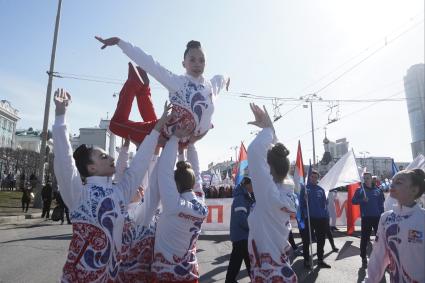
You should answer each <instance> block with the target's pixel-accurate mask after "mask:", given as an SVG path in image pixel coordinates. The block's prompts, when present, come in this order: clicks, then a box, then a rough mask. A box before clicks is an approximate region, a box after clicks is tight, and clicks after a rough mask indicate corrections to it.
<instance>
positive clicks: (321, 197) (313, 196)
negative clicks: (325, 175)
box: [300, 184, 329, 219]
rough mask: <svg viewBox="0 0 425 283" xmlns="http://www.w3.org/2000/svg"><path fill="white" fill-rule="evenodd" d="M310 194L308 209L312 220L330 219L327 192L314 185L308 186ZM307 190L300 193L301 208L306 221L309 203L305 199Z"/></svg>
mask: <svg viewBox="0 0 425 283" xmlns="http://www.w3.org/2000/svg"><path fill="white" fill-rule="evenodd" d="M307 193H308V208H309V212H310V218H329V212H328V202H327V200H326V194H325V190H324V189H323V188H322V187H320V186H318V185H313V184H308V185H307ZM304 195H305V188H304V187H303V188H302V189H301V192H300V202H301V203H300V206H301V212H302V216H303V218H304V219H306V218H307V202H306V200H305V198H304Z"/></svg>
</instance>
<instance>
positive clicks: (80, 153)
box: [72, 144, 89, 159]
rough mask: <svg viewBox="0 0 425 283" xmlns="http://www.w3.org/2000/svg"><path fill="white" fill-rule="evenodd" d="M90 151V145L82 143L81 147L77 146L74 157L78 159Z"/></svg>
mask: <svg viewBox="0 0 425 283" xmlns="http://www.w3.org/2000/svg"><path fill="white" fill-rule="evenodd" d="M88 152H89V149H88V147H87V146H86V145H85V144H82V145H80V146H79V147H77V149H76V150H75V151H74V153H73V154H72V157H74V159H78V158H79V157H80V156H84V155H87V154H88Z"/></svg>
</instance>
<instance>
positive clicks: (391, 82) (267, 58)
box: [0, 0, 424, 169]
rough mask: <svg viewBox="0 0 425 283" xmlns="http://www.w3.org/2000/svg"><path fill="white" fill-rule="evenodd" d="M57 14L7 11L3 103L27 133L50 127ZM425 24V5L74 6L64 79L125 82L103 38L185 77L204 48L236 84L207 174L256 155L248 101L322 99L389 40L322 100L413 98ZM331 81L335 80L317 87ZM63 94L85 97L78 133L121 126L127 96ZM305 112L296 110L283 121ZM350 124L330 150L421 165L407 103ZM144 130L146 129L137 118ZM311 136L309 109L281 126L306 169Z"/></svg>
mask: <svg viewBox="0 0 425 283" xmlns="http://www.w3.org/2000/svg"><path fill="white" fill-rule="evenodd" d="M56 9H57V1H53V0H50V1H24V0H16V1H8V0H0V35H1V38H2V40H1V41H2V44H1V45H0V98H1V99H7V100H9V101H10V102H11V103H12V105H13V107H15V108H17V109H18V110H19V116H20V117H21V120H20V121H19V122H18V128H28V127H33V128H38V129H40V128H41V127H42V118H43V111H44V101H45V94H46V87H47V75H46V71H47V70H48V68H49V64H50V52H51V46H52V40H53V30H54V22H55V15H56ZM423 18H424V2H423V0H409V1H401V0H399V1H393V0H390V1H388V0H387V1H384V0H375V1H366V0H361V1H348V0H347V1H340V0H334V1H330V0H329V1H325V0H323V1H287V0H275V1H271V0H270V1H269V0H267V1H255V0H243V1H242V0H235V1H229V0H217V1H186V0H182V1H164V0H159V1H112V0H106V1H98V0H96V1H95V0H93V1H82V0H72V1H71V0H63V5H62V18H61V25H60V31H59V42H58V47H57V54H56V65H55V71H57V72H61V73H71V74H77V75H78V76H79V77H81V75H91V76H100V77H107V78H112V79H117V80H118V82H123V81H124V79H125V77H126V73H127V61H128V59H127V58H126V56H125V55H124V54H122V53H121V51H120V50H119V49H118V48H108V49H106V50H103V51H101V50H100V44H99V43H98V42H97V41H96V40H95V39H94V38H93V37H94V36H95V35H100V36H103V37H109V36H119V37H121V38H123V39H126V40H128V41H130V42H132V43H133V44H136V45H138V46H140V47H142V48H143V49H144V50H145V51H146V52H148V53H150V54H152V55H153V56H154V57H155V58H156V59H157V60H158V61H159V62H160V63H161V64H162V65H164V66H166V67H168V68H169V69H170V70H172V71H173V72H175V73H177V74H180V73H183V72H184V69H183V68H182V66H181V61H182V56H183V51H184V47H185V44H186V42H187V41H189V40H191V39H197V40H199V41H201V42H202V45H203V46H204V50H205V52H206V54H207V67H206V72H205V76H206V77H211V76H213V75H215V74H226V75H229V76H230V77H231V88H230V92H229V93H225V92H223V93H222V94H221V95H220V97H219V99H218V100H217V106H216V112H215V114H214V117H213V122H214V125H215V128H214V129H213V130H212V131H210V132H209V133H208V135H207V136H206V137H205V138H204V139H203V140H202V141H200V142H199V144H198V150H199V152H200V159H201V166H202V168H203V169H205V168H206V165H207V164H208V163H209V162H212V161H213V162H220V161H224V160H228V159H230V156H234V150H231V149H230V148H231V147H232V146H235V145H237V146H238V145H239V144H240V142H241V141H242V140H243V141H244V142H245V144H246V145H248V144H249V142H250V140H252V138H253V135H252V134H251V132H252V131H253V130H256V129H255V128H253V127H252V126H248V125H246V122H247V121H249V120H251V118H252V117H251V113H250V111H249V106H248V103H249V102H250V100H247V99H243V98H240V97H237V93H239V92H247V93H251V94H255V95H264V96H276V97H299V96H301V95H305V94H308V93H313V92H317V91H319V90H320V89H321V88H322V87H323V86H325V85H326V84H328V83H329V82H331V81H332V80H333V79H335V78H336V77H337V76H339V75H340V74H342V73H343V72H344V71H346V70H348V69H349V68H350V67H352V66H353V65H355V64H356V63H358V62H360V61H361V60H362V59H364V58H365V57H367V56H368V55H370V54H371V53H372V52H373V51H374V50H376V49H377V48H379V47H380V46H384V44H385V37H386V40H387V45H386V46H385V47H383V48H382V49H381V50H380V51H378V52H377V53H376V54H374V55H373V56H371V57H370V58H369V59H367V60H366V61H365V62H364V63H361V64H360V65H359V66H357V67H356V68H354V69H353V70H352V71H350V72H348V73H347V74H346V75H344V76H343V77H342V78H341V79H339V80H337V81H336V82H335V83H333V84H331V85H330V86H329V87H327V88H325V89H324V90H323V91H319V92H318V95H320V96H322V97H323V98H324V99H365V98H387V97H389V96H392V97H393V98H395V97H404V89H403V76H404V75H405V73H406V70H407V69H408V68H409V67H410V66H411V65H413V64H417V63H423V62H424V24H423ZM421 21H422V22H421ZM415 24H417V25H416V27H414V28H412V29H411V30H410V31H407V32H405V33H404V34H403V35H402V36H400V37H399V38H398V39H395V40H393V39H394V38H395V37H396V36H397V35H398V34H401V33H403V32H404V31H406V30H407V29H409V28H410V27H413V26H414V25H415ZM349 59H352V60H351V61H349V62H348V64H345V65H343V66H342V67H341V68H339V69H337V70H336V68H337V67H339V66H341V64H342V63H344V62H347V60H349ZM335 70H336V71H335ZM331 71H335V72H333V73H332V74H331V75H329V76H327V77H325V78H324V79H323V80H321V81H319V82H317V81H318V80H319V79H321V78H322V77H323V76H324V75H326V74H328V73H329V72H331ZM108 81H111V80H108ZM56 87H64V88H67V89H68V90H69V92H70V93H71V94H72V96H73V104H72V106H71V110H70V111H69V119H68V121H69V124H70V125H71V127H70V129H71V131H72V133H78V129H79V128H81V127H88V126H95V125H98V123H99V120H100V118H106V115H107V113H109V116H110V115H111V114H112V113H113V111H114V109H115V105H116V102H117V100H116V98H114V97H113V96H112V94H113V93H114V92H119V90H120V88H121V86H120V85H119V84H108V83H94V82H88V81H82V80H71V79H55V80H54V88H56ZM152 93H153V97H154V103H155V107H156V109H157V111H158V112H159V111H161V108H162V105H163V102H164V100H165V99H166V98H167V93H166V91H165V89H164V88H163V87H161V86H160V85H159V84H158V83H156V82H154V83H153V89H152ZM256 102H257V103H259V104H266V106H267V107H268V109H269V111H270V112H271V113H273V111H272V105H271V103H270V102H269V101H261V100H257V101H256ZM298 104H299V103H295V102H286V103H284V104H283V105H282V106H281V107H280V113H281V114H285V113H286V112H288V111H289V110H291V109H293V108H294V107H295V106H296V105H298ZM327 106H328V105H327V104H325V103H322V104H316V105H315V107H314V112H315V126H316V127H318V128H319V129H318V130H317V131H316V155H318V156H320V157H321V155H322V154H323V146H322V140H323V138H324V129H323V127H324V125H325V124H326V122H327V119H328V114H329V112H327V111H326V109H327ZM367 106H370V107H369V108H366V107H367ZM362 109H364V110H362ZM52 110H53V108H52ZM134 110H136V108H135V109H134ZM360 110H362V111H360ZM339 112H340V117H341V118H342V119H341V120H339V121H337V122H336V123H333V124H331V125H328V126H327V134H328V138H329V139H331V140H336V139H338V138H342V137H346V138H347V139H348V141H349V142H350V146H351V147H353V148H354V150H355V152H359V151H368V152H370V153H371V155H375V156H391V157H394V158H395V160H396V161H407V162H408V161H410V160H411V159H412V157H411V150H410V142H411V135H410V128H409V121H408V116H407V109H406V103H405V102H404V101H402V102H382V103H378V104H374V105H371V104H370V103H369V104H365V103H342V104H340V107H339ZM350 113H354V114H351V115H349V114H350ZM345 115H348V116H346V117H344V116H345ZM132 118H133V119H134V120H138V119H139V115H138V113H137V111H133V113H132ZM52 120H53V111H51V119H50V121H52ZM50 125H51V122H50ZM310 129H311V128H310V111H309V109H305V108H303V107H302V106H299V107H296V108H295V109H294V110H292V111H290V112H289V113H287V114H286V115H284V116H283V118H281V119H280V120H278V121H277V122H276V130H277V133H278V137H279V139H280V140H281V141H283V142H284V143H285V144H286V145H287V146H288V148H289V149H290V150H291V151H292V154H291V156H290V157H291V159H292V160H293V159H295V154H296V144H297V141H298V139H300V140H301V144H302V147H303V154H304V159H308V158H311V156H312V142H311V133H310V132H309V131H310Z"/></svg>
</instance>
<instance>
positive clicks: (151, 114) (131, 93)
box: [109, 79, 158, 143]
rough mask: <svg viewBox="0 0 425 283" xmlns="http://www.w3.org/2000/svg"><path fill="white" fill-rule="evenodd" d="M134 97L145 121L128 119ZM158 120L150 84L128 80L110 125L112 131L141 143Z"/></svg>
mask: <svg viewBox="0 0 425 283" xmlns="http://www.w3.org/2000/svg"><path fill="white" fill-rule="evenodd" d="M134 97H136V99H137V106H138V108H139V112H140V115H141V116H142V119H143V121H144V122H134V121H131V120H129V119H128V118H129V116H130V112H131V106H132V105H133V100H134ZM157 120H158V119H157V117H156V114H155V110H154V108H153V104H152V99H151V92H150V88H149V86H145V85H143V84H142V83H141V82H138V81H136V80H131V79H129V80H127V81H126V82H125V84H124V86H123V88H122V89H121V92H120V96H119V99H118V104H117V108H116V110H115V113H114V116H113V117H112V119H111V123H110V125H109V129H110V130H111V132H112V133H114V134H115V135H117V136H120V137H122V138H129V139H130V140H131V141H133V142H136V143H141V142H142V141H143V140H144V139H145V137H146V135H148V134H149V133H150V132H151V131H152V130H153V128H154V127H155V124H156V122H157Z"/></svg>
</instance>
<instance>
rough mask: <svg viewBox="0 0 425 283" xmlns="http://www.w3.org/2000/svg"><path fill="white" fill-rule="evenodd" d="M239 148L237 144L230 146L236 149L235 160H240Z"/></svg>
mask: <svg viewBox="0 0 425 283" xmlns="http://www.w3.org/2000/svg"><path fill="white" fill-rule="evenodd" d="M238 148H239V147H238V146H237V145H235V146H231V147H230V149H234V150H235V162H237V161H238Z"/></svg>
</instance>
